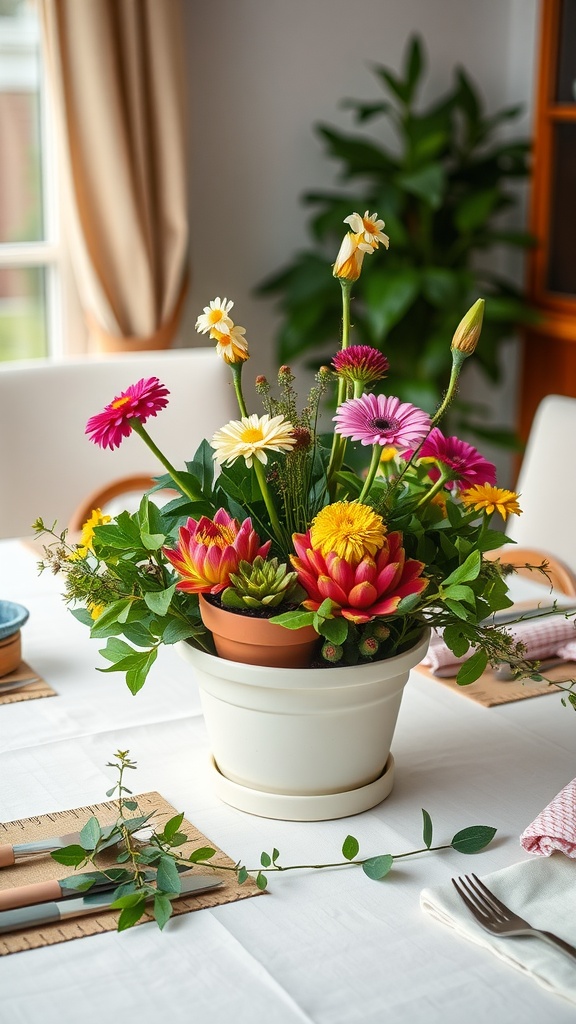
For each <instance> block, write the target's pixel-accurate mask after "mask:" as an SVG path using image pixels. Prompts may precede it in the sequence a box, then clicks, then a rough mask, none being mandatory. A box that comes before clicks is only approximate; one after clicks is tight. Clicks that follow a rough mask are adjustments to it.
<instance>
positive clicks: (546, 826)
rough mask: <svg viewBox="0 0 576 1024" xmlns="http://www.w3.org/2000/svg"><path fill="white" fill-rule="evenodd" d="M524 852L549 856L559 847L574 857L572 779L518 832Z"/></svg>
mask: <svg viewBox="0 0 576 1024" xmlns="http://www.w3.org/2000/svg"><path fill="white" fill-rule="evenodd" d="M520 843H521V845H522V846H523V847H524V849H525V850H527V851H528V853H536V854H540V855H541V856H544V857H549V856H550V854H551V853H553V852H554V850H560V851H561V852H562V853H565V854H566V856H567V857H574V858H576V779H572V782H569V783H568V785H567V786H564V789H562V790H561V791H560V793H558V795H557V796H555V797H554V799H553V800H551V801H550V803H549V804H548V806H547V807H545V808H544V810H543V811H541V812H540V814H539V815H538V817H537V818H535V819H534V821H533V822H532V824H531V825H528V828H526V829H524V832H523V833H522V835H521V836H520Z"/></svg>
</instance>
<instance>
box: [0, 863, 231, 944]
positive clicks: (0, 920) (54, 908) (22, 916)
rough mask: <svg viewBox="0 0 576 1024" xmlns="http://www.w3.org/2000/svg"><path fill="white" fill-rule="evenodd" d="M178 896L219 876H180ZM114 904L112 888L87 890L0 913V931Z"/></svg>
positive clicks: (217, 880)
mask: <svg viewBox="0 0 576 1024" xmlns="http://www.w3.org/2000/svg"><path fill="white" fill-rule="evenodd" d="M181 881H182V891H181V893H180V895H181V896H190V895H191V894H193V893H197V894H199V893H201V892H207V891H208V890H209V889H217V888H218V887H219V886H220V885H222V884H223V883H222V879H220V878H214V876H213V875H191V876H190V878H182V880H181ZM112 903H114V891H109V892H99V893H93V894H90V893H88V894H87V895H86V896H79V897H77V898H76V899H70V898H68V899H65V900H56V901H55V902H53V903H36V904H34V905H33V906H31V907H19V908H18V909H17V910H3V911H2V912H0V934H4V933H5V932H13V931H17V930H18V929H19V928H34V927H36V926H37V925H43V924H53V923H55V922H58V921H67V920H68V919H69V918H73V917H86V916H87V915H88V914H97V913H98V911H100V910H106V909H107V908H108V907H109V906H110V905H111V904H112Z"/></svg>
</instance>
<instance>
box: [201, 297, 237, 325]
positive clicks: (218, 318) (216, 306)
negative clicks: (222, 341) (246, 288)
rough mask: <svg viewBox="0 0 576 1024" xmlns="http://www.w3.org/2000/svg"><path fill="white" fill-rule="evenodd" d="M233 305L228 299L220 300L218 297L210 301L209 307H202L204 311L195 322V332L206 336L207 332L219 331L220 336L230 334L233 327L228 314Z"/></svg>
mask: <svg viewBox="0 0 576 1024" xmlns="http://www.w3.org/2000/svg"><path fill="white" fill-rule="evenodd" d="M233 305H234V303H233V302H231V301H230V302H229V301H228V299H220V296H218V297H217V298H215V299H212V302H211V303H210V305H209V306H204V311H203V312H202V313H201V314H200V316H199V317H198V319H197V321H196V330H197V331H198V333H199V334H206V333H207V332H208V331H219V333H220V334H230V329H231V327H233V324H232V321H231V319H230V317H229V316H228V313H229V312H230V310H231V309H232V306H233Z"/></svg>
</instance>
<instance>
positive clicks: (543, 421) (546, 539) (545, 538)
mask: <svg viewBox="0 0 576 1024" xmlns="http://www.w3.org/2000/svg"><path fill="white" fill-rule="evenodd" d="M575 439H576V398H566V397H565V396H561V395H548V396H547V397H546V398H544V399H543V401H542V402H541V403H540V405H539V406H538V409H537V411H536V415H535V417H534V420H533V423H532V427H531V429H530V436H529V438H528V443H527V446H526V452H525V454H524V459H523V461H522V466H521V469H520V474H519V477H518V482H517V485H516V490H517V491H518V492H519V494H520V507H521V508H522V509H523V512H522V515H520V516H510V517H509V520H508V525H507V529H506V533H507V535H508V536H509V537H510V538H511V539H512V540H514V541H516V543H517V544H518V545H519V546H521V547H523V548H533V549H537V550H538V551H539V552H541V553H542V554H543V555H544V557H546V555H551V556H554V557H555V558H557V559H561V561H562V562H564V563H565V564H566V565H567V566H568V568H569V569H570V570H572V571H573V572H576V454H575V449H574V442H575ZM509 550H511V549H506V548H504V549H503V553H502V559H503V560H506V557H507V552H508V551H509Z"/></svg>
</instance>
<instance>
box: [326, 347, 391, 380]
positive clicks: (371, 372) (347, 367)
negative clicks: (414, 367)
mask: <svg viewBox="0 0 576 1024" xmlns="http://www.w3.org/2000/svg"><path fill="white" fill-rule="evenodd" d="M332 366H333V367H334V369H335V370H336V373H337V374H338V376H339V377H343V378H344V380H350V381H359V382H360V384H363V385H364V387H367V386H368V385H369V384H374V383H375V381H377V380H381V379H382V377H385V376H386V372H387V370H388V366H389V363H388V360H387V358H386V356H385V355H383V354H382V352H380V350H379V349H377V348H372V346H371V345H350V346H349V348H343V349H341V350H340V352H337V353H336V355H335V356H334V359H333V360H332Z"/></svg>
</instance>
